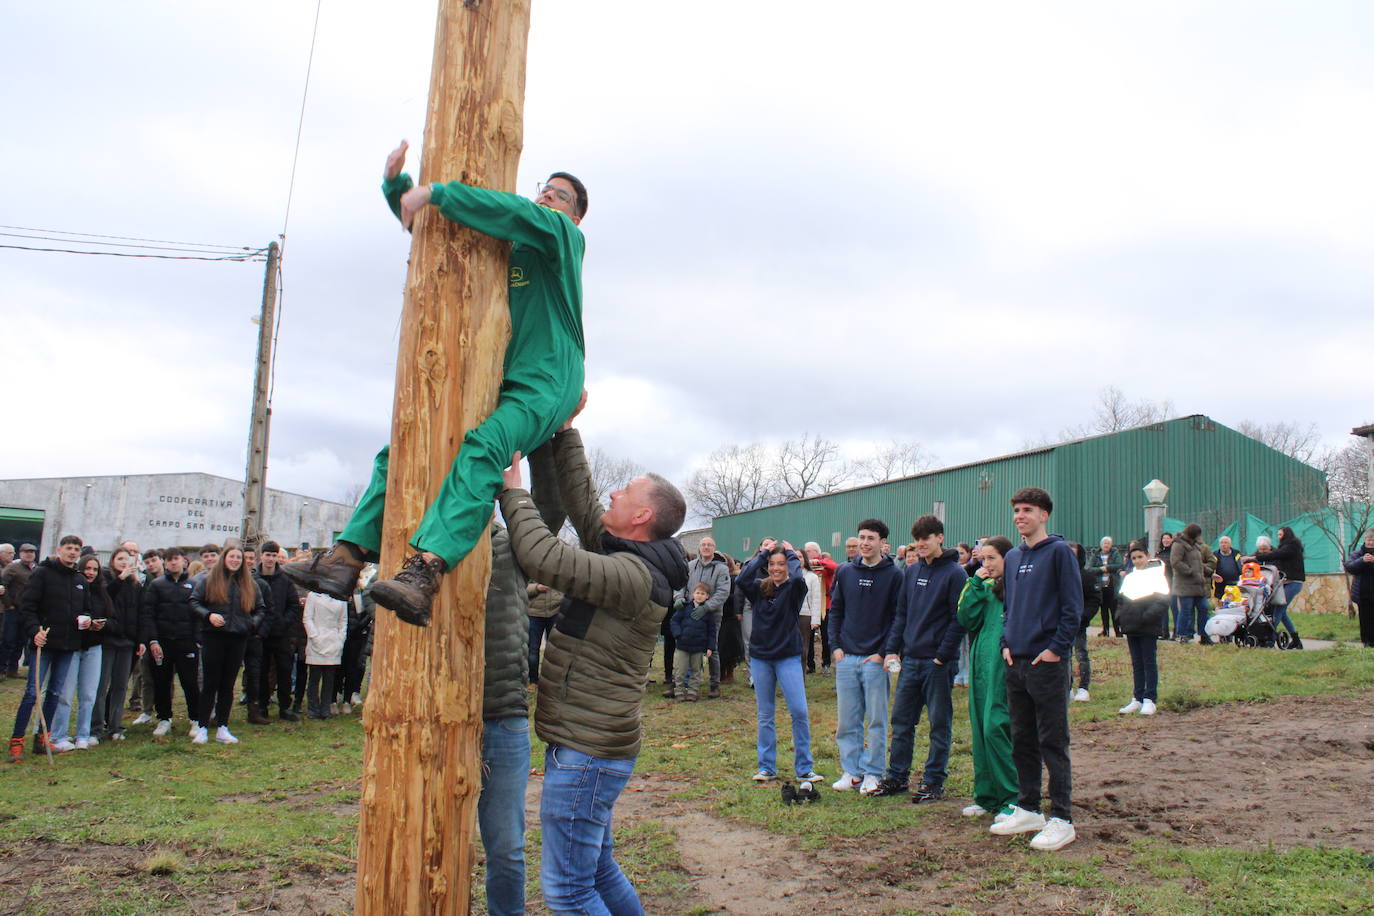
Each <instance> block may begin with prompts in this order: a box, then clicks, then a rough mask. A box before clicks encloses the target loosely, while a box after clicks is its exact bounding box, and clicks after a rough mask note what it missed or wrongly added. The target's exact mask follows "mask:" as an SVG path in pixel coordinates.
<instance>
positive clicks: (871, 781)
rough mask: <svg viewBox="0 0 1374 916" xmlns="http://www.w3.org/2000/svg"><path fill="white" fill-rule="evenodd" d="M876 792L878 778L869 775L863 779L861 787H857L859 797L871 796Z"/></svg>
mask: <svg viewBox="0 0 1374 916" xmlns="http://www.w3.org/2000/svg"><path fill="white" fill-rule="evenodd" d="M877 791H878V777H876V776H874V775H873V774H872V773H869V774H868V775H867V776H865V777H864V781H863V785H861V786H859V794H860V795H872V794H873V793H874V792H877Z"/></svg>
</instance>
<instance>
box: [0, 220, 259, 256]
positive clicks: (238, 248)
mask: <svg viewBox="0 0 1374 916" xmlns="http://www.w3.org/2000/svg"><path fill="white" fill-rule="evenodd" d="M0 229H13V230H15V231H16V232H36V233H41V234H45V235H71V236H80V237H82V238H88V239H116V240H118V241H124V242H156V243H159V244H163V245H181V246H185V247H188V248H219V249H223V250H224V251H241V250H245V249H247V248H248V247H249V246H246V245H212V244H210V243H208V242H180V241H174V240H172V239H145V238H141V237H139V236H136V235H100V234H98V233H95V232H69V231H67V230H65V229H37V228H34V227H33V226H0ZM0 234H4V233H0ZM67 241H69V242H75V241H76V239H69V240H67Z"/></svg>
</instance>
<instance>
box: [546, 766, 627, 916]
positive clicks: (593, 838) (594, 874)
mask: <svg viewBox="0 0 1374 916" xmlns="http://www.w3.org/2000/svg"><path fill="white" fill-rule="evenodd" d="M634 768H635V758H633V757H630V758H628V759H625V760H608V759H606V758H604V757H592V756H590V755H588V754H584V753H582V752H581V751H575V750H573V749H572V748H570V747H564V746H563V745H561V744H550V745H549V746H548V750H547V751H545V753H544V793H543V796H542V797H541V798H540V800H539V824H540V826H541V827H542V828H543V833H544V845H543V862H542V863H541V869H540V874H539V879H540V882H541V883H542V884H543V888H544V905H545V906H547V907H548V908H549V909H550V910H551V911H553V912H554V913H573V914H578V916H583V914H586V916H602V914H611V916H643V913H644V907H642V906H641V905H640V903H639V895H638V894H636V893H635V889H634V885H632V884H631V883H630V880H629V879H628V878H626V877H625V874H624V872H622V871H621V870H620V866H619V865H617V864H616V861H615V854H614V853H615V841H614V840H613V839H612V837H611V811H612V809H613V808H614V807H615V800H616V799H617V798H619V797H620V793H621V791H622V790H623V789H624V788H625V784H626V783H628V782H629V781H630V775H631V774H632V773H634Z"/></svg>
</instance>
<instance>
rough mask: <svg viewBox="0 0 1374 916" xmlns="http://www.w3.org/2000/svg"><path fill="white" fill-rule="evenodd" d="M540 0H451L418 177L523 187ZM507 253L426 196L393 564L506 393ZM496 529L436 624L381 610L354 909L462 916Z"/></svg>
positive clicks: (410, 326)
mask: <svg viewBox="0 0 1374 916" xmlns="http://www.w3.org/2000/svg"><path fill="white" fill-rule="evenodd" d="M529 10H530V6H529V0H502V2H499V3H498V2H493V0H441V2H440V4H439V16H438V26H437V29H436V35H435V45H434V64H433V71H432V74H431V77H430V91H429V114H428V118H427V120H426V124H425V140H424V150H423V155H422V162H421V166H422V168H421V174H420V180H421V182H432V181H451V180H457V181H463V182H466V183H468V184H473V185H478V186H481V187H487V188H497V189H500V190H506V191H513V190H514V189H515V177H516V168H517V165H518V164H519V158H520V150H521V147H522V145H523V111H524V98H525V46H526V38H527V35H528V32H529V18H530V12H529ZM508 255H509V247H508V246H507V245H506V244H505V243H502V242H498V241H496V240H494V239H492V238H489V237H487V236H483V235H479V234H478V233H475V232H473V231H471V230H468V229H464V228H462V227H460V226H458V225H457V224H455V223H452V222H449V221H448V220H446V219H444V218H443V217H442V216H440V215H439V213H438V211H437V210H436V209H435V208H433V207H429V208H426V209H425V211H424V212H422V213H421V214H420V215H419V217H418V218H417V220H416V223H415V235H414V240H413V241H412V243H411V257H410V270H409V274H408V275H407V279H406V293H405V304H404V306H403V310H402V317H401V336H400V352H399V356H398V359H397V364H396V399H395V406H394V411H393V417H392V429H391V459H390V475H389V476H388V478H387V500H386V523H385V524H386V527H385V531H384V533H383V546H382V570H383V573H384V574H387V575H390V574H392V573H394V572H395V571H396V570H397V569H398V568H399V566H400V564H401V562H402V560H403V559H404V558H405V556H407V555H408V554H409V553H410V552H411V551H410V548H409V547H408V546H407V541H408V539H409V537H410V535H411V533H412V532H413V531H414V530H415V528H416V527H417V526H418V525H419V523H420V519H421V517H422V516H423V514H424V512H425V509H426V508H427V507H428V505H429V502H430V500H431V499H433V498H434V496H435V494H437V493H438V491H439V486H440V483H441V482H442V480H443V479H444V477H445V475H447V474H448V471H449V466H450V464H451V463H452V461H453V458H454V456H455V455H456V454H457V452H458V449H459V446H460V444H461V442H462V439H463V434H464V433H465V432H466V431H467V430H468V429H469V428H471V427H473V426H476V425H477V424H478V423H479V422H481V420H482V419H483V418H485V417H486V416H487V415H488V414H489V413H490V412H491V410H492V408H493V407H494V406H495V404H496V396H497V392H498V389H499V387H500V381H501V370H502V364H503V360H504V356H505V346H506V341H507V339H508V338H509V336H510V316H509V312H508V306H507V292H506V290H507V273H508V269H507V259H508ZM490 573H491V548H490V544H489V542H488V539H487V538H486V537H483V539H482V540H481V541H480V542H478V544H477V546H476V547H474V548H473V550H472V552H471V553H470V554H469V555H468V557H467V558H466V559H465V560H464V561H463V562H461V563H459V564H458V566H457V567H456V568H455V569H454V570H451V571H450V572H449V573H448V574H447V575H446V576H444V579H443V587H442V590H441V591H440V593H439V595H438V597H437V598H436V601H435V608H434V617H433V619H432V621H431V622H430V625H429V626H428V627H426V628H417V627H413V626H410V625H408V624H405V623H402V622H400V621H399V620H398V619H397V618H396V617H395V616H394V615H393V614H390V613H386V612H385V611H383V612H380V613H379V614H378V618H377V625H376V635H375V640H376V641H375V644H374V651H373V674H372V685H371V692H370V693H369V694H368V699H367V705H366V707H365V712H364V716H363V727H364V731H365V735H366V742H365V745H364V749H363V790H362V805H361V815H360V818H359V825H358V884H357V908H356V910H357V912H358V913H360V914H377V913H385V914H393V913H394V914H412V913H447V914H465V913H467V912H468V906H469V899H470V894H469V884H470V879H471V874H472V868H473V856H472V849H473V842H474V839H475V837H474V833H473V828H474V825H475V820H476V818H475V811H476V802H477V796H478V793H479V792H480V790H481V773H480V765H481V761H480V750H481V729H482V669H483V623H484V619H483V617H484V610H485V598H486V587H487V579H488V577H489V576H490Z"/></svg>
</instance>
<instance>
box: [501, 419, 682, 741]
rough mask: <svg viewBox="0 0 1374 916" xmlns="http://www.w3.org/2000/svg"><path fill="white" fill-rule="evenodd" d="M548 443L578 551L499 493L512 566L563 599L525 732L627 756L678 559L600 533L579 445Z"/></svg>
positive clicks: (528, 508)
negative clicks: (513, 559) (532, 728)
mask: <svg viewBox="0 0 1374 916" xmlns="http://www.w3.org/2000/svg"><path fill="white" fill-rule="evenodd" d="M553 444H554V445H553V453H554V462H555V465H556V467H557V471H558V480H559V489H560V493H561V496H562V502H563V508H564V509H565V510H566V511H567V513H568V516H569V518H570V519H571V520H572V523H573V527H574V528H575V529H576V531H577V534H578V537H579V539H580V540H581V543H582V547H574V546H572V545H571V544H568V543H566V542H565V541H562V540H560V539H559V538H558V537H557V536H556V535H555V534H554V533H553V532H552V531H550V530H549V528H548V526H547V525H546V524H545V522H544V520H543V519H542V518H541V517H540V514H539V510H538V508H537V507H536V506H535V504H534V500H533V499H532V498H531V497H530V494H529V493H528V492H526V491H525V490H521V489H510V490H505V491H504V492H502V494H501V514H502V515H503V516H504V517H505V520H506V526H507V528H508V529H509V530H510V534H511V546H512V548H513V549H514V551H515V557H516V560H517V562H519V564H520V566H521V568H522V569H524V571H525V572H526V574H528V576H529V577H530V579H532V580H533V581H535V582H542V583H544V584H545V585H547V586H549V587H550V588H553V589H557V590H558V591H561V592H563V594H564V599H563V607H562V614H561V616H560V617H559V619H558V623H557V624H556V625H555V626H554V628H553V630H552V631H550V633H549V636H548V642H547V644H546V646H545V649H544V661H543V663H542V664H541V666H540V670H539V694H538V702H537V705H536V707H535V713H534V725H535V731H536V733H537V734H538V735H539V737H540V738H542V739H543V740H544V741H547V742H549V743H550V744H561V745H564V746H566V747H570V748H572V749H573V750H577V751H581V752H582V753H584V754H589V755H591V756H593V757H601V758H607V759H625V758H631V757H635V756H637V755H638V754H639V743H640V704H641V701H642V700H643V697H644V687H645V683H646V681H647V679H648V673H649V664H650V662H651V660H652V658H653V654H654V646H655V643H656V642H657V640H658V634H659V627H660V624H661V622H662V620H663V616H664V614H666V613H667V610H668V607H669V605H670V604H671V602H672V592H673V590H674V589H676V588H681V587H682V586H683V585H684V584H685V583H686V581H687V556H686V554H685V553H683V550H682V545H681V544H679V543H678V541H677V539H676V538H664V539H661V540H656V541H626V540H622V539H620V538H617V537H614V536H612V535H610V534H608V533H607V532H606V530H605V529H604V528H603V527H602V525H601V516H602V514H603V513H604V512H605V509H603V508H602V506H601V505H600V503H599V501H598V500H597V497H596V490H595V488H594V487H593V486H592V480H591V473H590V470H589V468H588V465H587V457H586V454H585V453H584V451H583V448H582V439H581V437H580V436H579V435H578V433H577V431H576V430H568V431H566V432H561V433H559V434H558V435H557V436H555V437H554V439H553Z"/></svg>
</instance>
